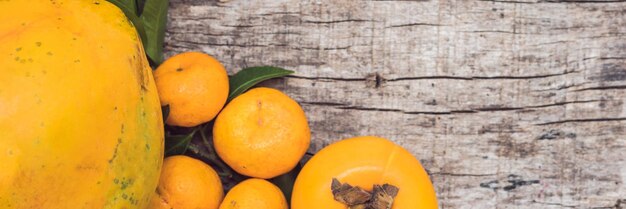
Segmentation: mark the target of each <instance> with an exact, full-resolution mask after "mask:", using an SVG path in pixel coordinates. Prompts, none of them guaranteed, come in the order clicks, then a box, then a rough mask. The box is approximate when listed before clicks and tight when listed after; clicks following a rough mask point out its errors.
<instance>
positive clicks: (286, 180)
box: [270, 163, 302, 204]
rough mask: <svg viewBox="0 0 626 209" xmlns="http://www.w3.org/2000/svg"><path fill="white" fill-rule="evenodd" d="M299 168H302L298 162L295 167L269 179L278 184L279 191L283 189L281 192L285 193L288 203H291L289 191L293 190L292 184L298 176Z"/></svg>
mask: <svg viewBox="0 0 626 209" xmlns="http://www.w3.org/2000/svg"><path fill="white" fill-rule="evenodd" d="M300 170H302V165H300V163H298V165H296V167H295V168H293V169H292V170H291V171H289V172H288V173H285V174H283V175H280V176H277V177H274V178H273V179H270V182H272V183H274V184H275V185H276V186H278V188H280V190H281V191H283V194H284V195H285V198H286V199H287V203H288V204H290V203H291V192H292V191H293V184H294V183H295V182H296V177H298V174H299V173H300Z"/></svg>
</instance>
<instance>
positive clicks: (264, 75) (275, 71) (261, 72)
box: [228, 66, 293, 101]
mask: <svg viewBox="0 0 626 209" xmlns="http://www.w3.org/2000/svg"><path fill="white" fill-rule="evenodd" d="M292 73H293V71H291V70H285V69H283V68H279V67H272V66H260V67H249V68H245V69H243V70H241V71H239V72H237V73H236V74H235V75H233V76H232V77H230V79H229V83H230V92H229V93H228V101H230V100H232V99H234V98H235V97H237V96H239V95H240V94H241V93H243V92H245V91H246V90H248V89H249V88H250V87H252V86H254V85H256V84H257V83H260V82H261V81H265V80H268V79H272V78H278V77H283V76H286V75H289V74H292Z"/></svg>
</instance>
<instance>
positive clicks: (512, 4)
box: [166, 0, 626, 208]
mask: <svg viewBox="0 0 626 209" xmlns="http://www.w3.org/2000/svg"><path fill="white" fill-rule="evenodd" d="M190 50H197V51H204V52H206V53H209V54H212V55H214V56H216V57H217V58H218V59H220V60H221V61H222V62H224V64H225V65H226V67H227V68H228V70H229V72H231V73H232V72H235V71H237V70H239V69H241V68H242V67H246V66H256V65H276V66H281V67H284V68H288V69H292V70H296V71H297V73H296V74H295V75H293V76H290V77H288V78H286V79H279V80H275V81H271V82H266V83H264V85H269V86H273V87H276V88H280V89H283V90H284V91H286V92H287V93H288V94H289V95H290V96H292V97H293V98H294V99H296V100H297V101H298V102H300V104H301V105H302V106H303V107H304V109H305V111H306V112H307V115H308V118H309V120H310V125H311V128H312V137H313V144H312V146H311V149H310V152H316V151H318V150H319V149H321V148H322V147H323V146H324V145H327V144H329V143H331V142H333V141H337V140H339V139H342V138H346V137H352V136H358V135H378V136H383V137H386V138H390V139H392V140H394V141H395V142H397V143H398V144H401V145H402V146H404V147H406V148H407V149H409V150H410V151H411V152H412V153H413V154H414V155H415V156H416V157H417V158H418V159H420V160H421V162H422V163H423V165H424V167H425V168H426V169H428V171H429V173H430V175H431V178H432V180H433V183H434V185H435V188H436V190H437V195H438V197H439V201H440V208H626V1H617V0H586V1H578V0H572V1H550V0H545V1H537V0H515V1H514V0H492V1H470V0H467V1H464V0H459V1H453V0H439V1H435V0H433V1H411V0H396V1H392V0H370V1H357V0H336V1H330V0H327V1H314V0H265V1H260V0H231V1H227V2H218V1H214V0H171V3H170V12H169V23H168V28H167V35H166V51H167V54H168V55H172V54H174V53H178V52H183V51H190Z"/></svg>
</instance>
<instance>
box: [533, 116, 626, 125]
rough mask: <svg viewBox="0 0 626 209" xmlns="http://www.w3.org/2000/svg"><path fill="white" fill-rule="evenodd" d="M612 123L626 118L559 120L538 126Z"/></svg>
mask: <svg viewBox="0 0 626 209" xmlns="http://www.w3.org/2000/svg"><path fill="white" fill-rule="evenodd" d="M611 121H626V117H624V118H583V119H569V120H557V121H552V122H547V123H538V124H535V125H537V126H545V125H554V124H563V123H587V122H611Z"/></svg>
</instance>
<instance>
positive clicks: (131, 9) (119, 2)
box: [108, 0, 148, 48]
mask: <svg viewBox="0 0 626 209" xmlns="http://www.w3.org/2000/svg"><path fill="white" fill-rule="evenodd" d="M108 1H109V2H111V3H112V4H114V5H115V6H117V7H118V8H120V10H122V12H124V14H125V15H126V17H127V18H128V19H129V20H130V22H131V23H133V26H135V30H137V33H138V34H139V37H140V38H141V42H142V43H143V45H144V48H145V45H146V40H147V39H148V36H147V34H146V30H145V29H144V24H143V21H142V20H141V19H140V18H139V16H138V15H137V14H138V13H137V3H136V2H135V0H108Z"/></svg>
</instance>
